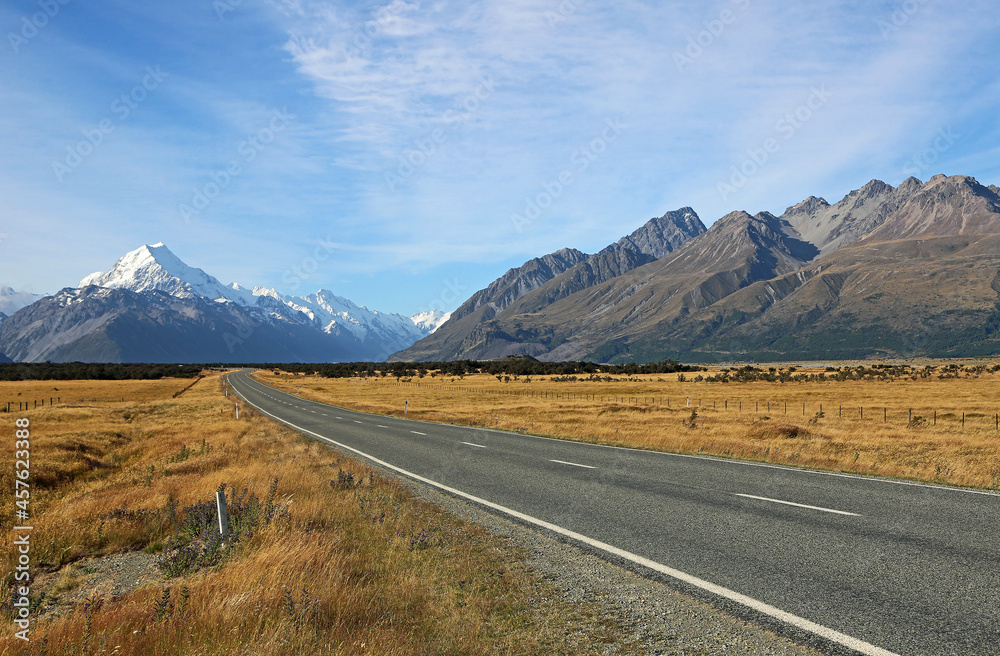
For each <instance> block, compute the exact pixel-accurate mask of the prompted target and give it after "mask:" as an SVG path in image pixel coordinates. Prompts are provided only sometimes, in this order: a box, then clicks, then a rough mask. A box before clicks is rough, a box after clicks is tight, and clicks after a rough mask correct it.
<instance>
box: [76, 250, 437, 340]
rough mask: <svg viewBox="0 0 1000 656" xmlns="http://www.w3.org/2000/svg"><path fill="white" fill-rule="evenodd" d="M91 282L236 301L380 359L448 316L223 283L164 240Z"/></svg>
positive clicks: (86, 282) (324, 293) (322, 293)
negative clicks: (184, 258)
mask: <svg viewBox="0 0 1000 656" xmlns="http://www.w3.org/2000/svg"><path fill="white" fill-rule="evenodd" d="M90 285H96V286H97V287H103V288H106V289H109V288H117V289H125V290H128V291H131V292H135V293H138V294H144V293H148V292H156V291H160V292H166V293H167V294H170V295H171V296H175V297H177V298H181V299H197V298H202V299H205V300H209V301H215V302H216V303H225V302H227V301H231V302H233V303H234V304H235V305H238V306H241V307H242V308H243V309H245V310H248V311H250V312H251V313H254V316H258V317H260V318H261V321H264V322H267V323H269V324H282V323H283V324H295V325H303V326H308V327H309V328H310V330H313V331H315V333H316V334H325V335H326V336H327V338H329V339H332V340H338V339H340V340H343V339H347V340H355V341H354V342H353V343H356V344H359V345H360V346H361V348H362V349H364V351H363V352H364V353H365V354H366V357H373V356H374V357H375V358H378V359H384V358H385V357H387V356H388V355H390V354H391V353H394V352H396V351H398V350H400V349H403V348H406V347H408V346H410V345H411V344H413V343H414V342H415V341H417V340H418V339H421V338H422V337H425V336H426V335H428V334H429V333H430V332H431V331H432V330H435V329H436V328H437V326H439V325H440V324H441V323H443V322H444V321H445V320H446V319H447V316H446V315H445V314H444V313H443V312H428V313H422V314H421V315H418V317H419V319H418V318H413V317H405V316H403V315H401V314H393V313H385V312H378V311H377V310H371V309H369V308H367V307H365V306H363V305H358V304H357V303H354V302H353V301H351V300H349V299H346V298H343V297H341V296H337V295H336V294H334V293H333V292H331V291H328V290H325V289H321V290H319V291H317V292H316V293H314V294H309V295H308V296H285V295H284V294H281V293H279V292H277V291H276V290H274V289H269V288H267V287H253V288H247V287H243V286H241V285H239V284H237V283H231V284H229V285H223V284H222V283H221V282H219V281H218V279H216V278H214V277H212V276H210V275H209V274H207V273H205V272H204V271H202V270H201V269H197V268H194V267H191V266H188V265H187V264H185V263H184V262H183V261H181V260H180V258H178V257H177V256H176V255H174V254H173V253H172V252H170V249H168V248H167V247H166V246H164V245H163V244H162V243H159V244H152V245H149V244H146V245H144V246H141V247H140V248H137V249H135V250H134V251H131V252H129V253H126V254H125V255H124V256H122V257H121V258H120V259H119V260H118V261H117V262H115V265H114V266H113V267H111V269H110V270H109V271H108V272H107V273H102V272H97V273H93V274H91V275H89V276H87V277H86V278H84V279H83V280H81V281H80V290H82V289H83V288H84V287H88V286H90ZM80 290H74V291H80Z"/></svg>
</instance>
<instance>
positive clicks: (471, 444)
mask: <svg viewBox="0 0 1000 656" xmlns="http://www.w3.org/2000/svg"><path fill="white" fill-rule="evenodd" d="M462 444H468V445H469V446H475V447H479V448H480V449H485V448H486V445H485V444H473V443H472V442H462Z"/></svg>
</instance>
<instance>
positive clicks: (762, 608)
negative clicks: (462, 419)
mask: <svg viewBox="0 0 1000 656" xmlns="http://www.w3.org/2000/svg"><path fill="white" fill-rule="evenodd" d="M244 400H246V397H244ZM247 403H250V402H249V401H247ZM251 405H252V404H251ZM257 409H258V410H260V411H261V412H263V413H264V414H266V415H267V416H269V417H271V418H272V419H274V420H275V421H279V422H281V423H283V424H285V425H286V426H289V427H290V428H294V429H295V430H297V431H299V432H302V433H305V434H307V435H312V436H313V437H315V438H317V439H320V440H323V441H324V442H328V443H330V444H333V445H334V446H338V447H340V448H341V449H346V450H347V451H351V452H353V453H356V454H358V455H359V456H362V457H364V458H368V459H369V460H371V461H372V462H374V463H376V464H378V465H381V466H383V467H385V468H386V469H391V470H392V471H394V472H397V473H399V474H402V475H403V476H408V477H410V478H412V479H413V480H416V481H420V482H422V483H426V484H428V485H432V486H434V487H436V488H438V489H439V490H444V491H445V492H448V493H449V494H454V495H456V496H460V497H463V498H465V499H469V500H470V501H474V502H476V503H478V504H481V505H484V506H486V507H487V508H493V509H494V510H498V511H500V512H502V513H506V514H508V515H510V516H511V517H515V518H517V519H520V520H522V521H524V522H527V523H529V524H534V525H535V526H540V527H542V528H544V529H547V530H549V531H552V532H554V533H558V534H560V535H563V536H565V537H568V538H570V539H572V540H577V541H579V542H583V543H584V544H587V545H590V546H591V547H594V548H595V549H599V550H601V551H605V552H607V553H609V554H612V555H614V556H617V557H619V558H624V559H625V560H629V561H631V562H633V563H636V564H637V565H641V566H643V567H646V568H648V569H651V570H653V571H654V572H659V573H661V574H665V575H666V576H669V577H671V578H675V579H677V580H679V581H683V582H685V583H687V584H688V585H693V586H695V587H696V588H700V589H702V590H706V591H708V592H710V593H712V594H716V595H718V596H720V597H723V598H725V599H729V600H731V601H735V602H736V603H738V604H741V605H743V606H746V607H748V608H751V609H753V610H755V611H757V612H758V613H762V614H764V615H768V616H770V617H773V618H775V619H777V620H780V621H782V622H785V623H786V624H791V625H792V626H794V627H797V628H799V629H802V630H803V631H808V632H809V633H814V634H816V635H818V636H821V637H823V638H826V639H827V640H830V641H831V642H835V643H837V644H839V645H843V646H845V647H848V648H850V649H853V650H855V651H857V652H860V653H862V654H864V655H865V656H900V655H899V654H897V653H895V652H891V651H889V650H887V649H882V648H881V647H876V646H875V645H873V644H870V643H867V642H865V641H863V640H859V639H857V638H854V637H852V636H849V635H847V634H846V633H841V632H839V631H835V630H833V629H831V628H828V627H825V626H823V625H822V624H817V623H815V622H811V621H809V620H807V619H805V618H804V617H799V616H798V615H792V614H791V613H788V612H785V611H783V610H781V609H780V608H776V607H774V606H771V605H770V604H766V603H764V602H763V601H758V600H757V599H754V598H753V597H748V596H746V595H744V594H740V593H739V592H736V591H734V590H730V589H729V588H724V587H722V586H720V585H716V584H714V583H711V582H709V581H706V580H704V579H700V578H698V577H696V576H692V575H690V574H686V573H684V572H682V571H680V570H677V569H674V568H672V567H667V566H666V565H662V564H660V563H658V562H656V561H655V560H650V559H648V558H644V557H642V556H639V555H637V554H634V553H631V552H628V551H625V550H624V549H619V548H618V547H615V546H613V545H610V544H607V543H606V542H601V541H600V540H594V539H593V538H589V537H587V536H586V535H582V534H580V533H576V532H575V531H570V530H569V529H565V528H563V527H561V526H557V525H555V524H551V523H549V522H546V521H545V520H542V519H538V518H537V517H532V516H531V515H526V514H524V513H521V512H518V511H516V510H513V509H511V508H507V507H506V506H501V505H500V504H498V503H493V502H492V501H487V500H486V499H481V498H479V497H477V496H475V495H472V494H469V493H468V492H463V491H461V490H456V489H455V488H453V487H449V486H447V485H444V484H442V483H438V482H437V481H432V480H431V479H429V478H424V477H423V476H419V475H417V474H414V473H413V472H410V471H407V470H405V469H403V468H402V467H397V466H396V465H391V464H389V463H388V462H385V461H384V460H380V459H378V458H376V457H374V456H370V455H368V454H367V453H365V452H364V451H361V450H359V449H355V448H354V447H351V446H347V445H346V444H341V443H340V442H337V441H336V440H331V439H330V438H329V437H324V436H323V435H320V434H319V433H314V432H313V431H311V430H308V429H305V428H302V427H301V426H296V425H295V424H293V423H291V422H289V421H285V420H284V419H281V418H280V417H277V416H275V415H273V414H271V413H270V412H268V411H267V410H264V409H263V408H257Z"/></svg>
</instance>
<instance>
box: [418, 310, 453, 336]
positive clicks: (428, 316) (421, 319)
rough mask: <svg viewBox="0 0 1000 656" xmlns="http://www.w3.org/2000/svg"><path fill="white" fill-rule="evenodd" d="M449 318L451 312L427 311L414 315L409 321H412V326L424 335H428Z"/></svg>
mask: <svg viewBox="0 0 1000 656" xmlns="http://www.w3.org/2000/svg"><path fill="white" fill-rule="evenodd" d="M450 318H451V312H443V311H441V310H428V311H427V312H418V313H417V314H414V315H413V316H412V317H410V321H412V322H413V325H415V326H416V327H417V328H419V329H420V330H421V331H422V332H423V333H424V334H425V335H430V334H431V333H433V332H434V331H435V330H437V329H438V328H440V327H441V325H442V324H443V323H444V322H446V321H447V320H448V319H450Z"/></svg>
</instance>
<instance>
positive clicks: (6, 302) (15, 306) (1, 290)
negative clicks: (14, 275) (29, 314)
mask: <svg viewBox="0 0 1000 656" xmlns="http://www.w3.org/2000/svg"><path fill="white" fill-rule="evenodd" d="M42 296H43V295H42V294H32V293H31V292H19V291H16V290H15V289H13V288H11V287H7V286H0V313H2V314H5V315H8V316H10V315H12V314H14V313H15V312H17V311H18V310H20V309H21V308H23V307H26V306H28V305H31V304H32V303H34V302H35V301H37V300H38V299H40V298H42Z"/></svg>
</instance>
